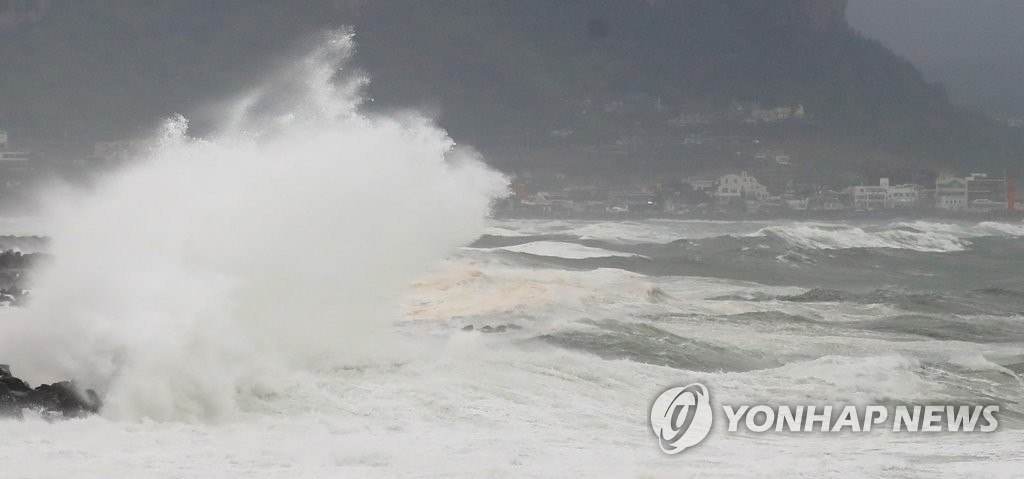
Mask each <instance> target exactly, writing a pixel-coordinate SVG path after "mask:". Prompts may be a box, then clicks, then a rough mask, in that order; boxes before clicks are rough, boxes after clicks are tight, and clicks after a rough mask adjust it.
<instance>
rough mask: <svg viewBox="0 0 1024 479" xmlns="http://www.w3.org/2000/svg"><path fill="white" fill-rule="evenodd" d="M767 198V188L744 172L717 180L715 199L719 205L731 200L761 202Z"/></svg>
mask: <svg viewBox="0 0 1024 479" xmlns="http://www.w3.org/2000/svg"><path fill="white" fill-rule="evenodd" d="M767 197H768V188H766V187H765V186H764V185H762V184H760V183H758V182H757V179H755V178H754V177H753V176H750V175H748V174H747V172H746V171H744V172H742V173H740V174H738V175H725V176H722V177H721V178H719V179H718V188H717V189H715V198H717V199H718V202H719V203H722V204H725V203H730V202H732V201H733V200H763V199H765V198H767Z"/></svg>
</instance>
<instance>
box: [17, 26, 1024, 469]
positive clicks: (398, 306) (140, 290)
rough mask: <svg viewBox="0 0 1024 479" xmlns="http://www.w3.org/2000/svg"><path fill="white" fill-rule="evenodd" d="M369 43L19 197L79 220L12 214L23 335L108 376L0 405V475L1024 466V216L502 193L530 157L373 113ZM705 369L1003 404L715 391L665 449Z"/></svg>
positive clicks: (284, 74) (799, 390) (45, 360)
mask: <svg viewBox="0 0 1024 479" xmlns="http://www.w3.org/2000/svg"><path fill="white" fill-rule="evenodd" d="M351 48H352V44H351V38H350V36H348V35H346V34H344V33H336V34H332V35H329V36H327V37H326V38H325V39H324V41H323V42H322V44H321V45H320V46H319V47H317V48H315V49H313V50H312V51H311V52H308V53H307V54H306V55H305V56H302V57H301V58H300V60H299V61H298V62H296V64H295V65H292V66H291V67H288V68H284V69H283V70H282V71H280V72H276V73H274V74H271V75H269V76H268V78H267V80H266V83H265V85H264V87H262V88H257V89H255V90H253V91H251V92H247V93H246V94H244V95H241V96H240V99H238V100H237V101H236V102H235V103H234V104H235V106H234V107H232V108H226V111H227V114H226V118H225V119H224V121H223V128H222V131H221V132H219V133H216V134H214V135H210V136H208V137H206V138H202V139H198V138H192V137H190V136H189V134H188V129H187V122H186V120H184V119H183V118H173V119H171V120H169V121H168V123H167V125H166V126H165V128H164V129H163V131H162V132H161V135H160V138H159V140H160V141H159V145H158V146H157V147H155V148H154V150H153V151H151V152H148V153H146V154H145V155H144V156H143V157H141V158H139V160H138V161H137V162H134V163H133V164H131V165H129V166H127V167H125V168H124V169H122V170H120V171H118V172H115V173H113V174H111V175H109V177H107V178H105V179H103V180H101V181H99V182H98V183H97V184H96V185H95V186H93V187H90V188H89V189H87V190H77V189H74V188H63V189H55V190H54V191H49V192H46V194H44V195H43V198H44V200H45V201H44V204H45V205H46V209H45V211H46V213H45V214H44V215H43V216H42V217H40V218H34V219H26V218H20V219H6V220H3V221H0V227H2V228H5V229H6V230H3V231H0V236H3V235H15V236H25V235H32V234H39V235H46V236H49V237H50V238H51V239H50V240H49V241H35V240H25V239H22V240H17V241H14V240H6V241H8V242H10V244H11V245H13V246H12V247H17V248H22V249H25V250H29V249H31V250H34V251H45V252H46V253H48V254H49V255H50V259H49V261H46V262H44V263H43V264H41V265H40V266H39V268H40V269H39V270H38V271H34V272H33V283H32V284H31V285H30V286H31V289H32V296H31V300H30V301H29V303H28V305H27V306H25V307H23V308H6V309H3V310H0V355H2V359H3V361H4V362H7V363H10V364H11V366H12V368H13V370H14V372H15V373H16V374H17V375H19V376H21V377H24V378H26V379H28V380H30V381H31V382H32V383H40V382H43V381H53V380H59V379H66V378H74V379H75V380H76V381H78V382H79V383H80V384H82V385H83V386H86V387H92V388H96V389H97V390H98V391H100V393H101V394H102V395H103V396H104V398H105V400H106V404H105V407H104V409H103V411H102V414H100V415H98V416H94V417H89V418H85V419H76V420H68V421H56V422H48V421H46V420H43V419H40V418H33V417H28V418H26V419H25V420H22V421H11V420H4V421H0V437H2V438H3V439H2V440H0V459H3V461H2V462H3V464H4V466H3V470H2V471H3V472H2V473H0V477H4V478H8V477H10V478H22V477H62V476H73V477H76V478H94V477H95V478H99V477H103V478H107V477H155V478H180V477H200V478H224V477H246V478H251V477H267V478H270V477H275V478H276V477H294V478H314V477H316V478H319V477H382V478H391V477H472V478H476V477H566V476H572V477H651V478H660V477H680V476H687V477H692V476H698V475H703V476H709V477H723V476H737V477H781V476H786V477H880V476H884V477H933V476H949V477H965V476H968V477H1015V476H1018V475H1019V473H1018V472H1017V471H1019V470H1020V467H1021V466H1022V465H1024V448H1022V447H1021V446H1020V445H1021V444H1022V443H1024V432H1022V429H1021V428H1022V427H1024V416H1022V414H1024V404H1022V400H1024V394H1022V393H1024V382H1022V380H1021V375H1022V374H1024V323H1022V319H1024V318H1022V316H1024V281H1022V279H1024V276H1022V274H1021V271H1022V268H1024V224H1022V223H1005V222H1004V223H1000V222H947V221H941V222H939V221H923V220H916V221H894V222H885V223H859V222H858V223H812V222H791V221H765V222H725V221H722V222H712V221H682V220H676V221H669V220H644V221H627V220H623V221H564V220H495V219H487V214H488V210H489V205H490V204H491V201H492V200H493V199H495V198H498V197H501V196H502V195H503V194H504V193H505V188H506V181H505V179H504V178H503V177H502V176H501V175H500V174H498V173H496V172H493V171H492V170H490V169H488V168H487V167H485V166H484V165H483V163H481V162H480V161H479V159H478V158H477V157H476V155H475V154H474V153H473V152H472V151H471V150H467V149H462V148H459V147H456V146H455V144H454V142H453V141H452V140H451V139H449V138H448V137H447V135H446V134H445V133H444V132H443V131H441V130H439V129H438V128H437V127H435V126H433V125H432V123H431V122H430V121H428V120H425V119H422V118H418V117H415V116H414V115H393V116H384V117H371V116H367V115H364V114H361V113H359V102H360V100H359V95H358V90H359V86H360V85H361V84H362V82H363V80H362V79H360V78H359V77H358V76H352V77H346V76H345V70H344V68H343V66H344V61H345V58H347V56H348V54H349V51H350V50H351ZM339 65H340V66H341V67H342V70H341V72H342V73H341V76H342V77H343V78H344V79H345V81H342V82H341V83H339V82H338V81H337V80H338V77H339V73H338V70H337V68H338V67H339ZM12 241H13V242H12ZM5 244H7V243H5ZM470 325H472V326H474V329H473V330H472V331H465V330H464V328H465V327H467V326H470ZM502 325H504V326H506V331H504V332H501V333H484V332H482V331H481V330H482V329H483V328H484V327H485V326H491V327H498V326H502ZM510 326H511V327H510ZM693 382H701V383H703V384H705V385H707V387H708V389H709V390H710V392H711V395H712V401H713V402H714V403H717V404H770V405H800V404H821V405H828V404H831V405H845V404H856V405H865V404H885V405H895V404H993V403H994V404H998V405H1000V407H1001V410H1000V415H999V419H1000V429H999V430H998V431H997V432H994V433H990V434H981V433H891V432H885V431H873V432H871V433H861V434H854V433H836V434H826V433H811V434H796V433H761V434H756V433H750V432H741V433H728V432H726V431H725V430H724V429H725V422H724V421H717V422H716V423H715V427H714V429H713V431H712V432H711V434H710V436H709V437H708V438H707V439H706V440H705V441H704V442H703V443H701V444H700V445H699V446H696V447H694V448H692V449H690V450H687V451H685V452H684V453H682V454H680V455H678V456H668V455H665V454H663V453H662V452H661V451H660V449H659V447H658V443H657V440H656V438H655V436H654V434H653V433H652V431H651V428H650V426H649V424H648V418H649V408H650V406H651V403H652V402H653V400H654V398H655V397H656V396H657V395H658V394H659V393H661V392H662V391H663V390H665V389H667V388H669V387H672V386H680V385H685V384H689V383H693Z"/></svg>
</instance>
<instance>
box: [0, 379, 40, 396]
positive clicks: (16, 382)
mask: <svg viewBox="0 0 1024 479" xmlns="http://www.w3.org/2000/svg"><path fill="white" fill-rule="evenodd" d="M0 383H3V384H4V385H5V386H7V387H8V388H9V389H10V390H11V391H14V392H21V393H27V392H29V391H31V390H32V388H31V387H29V385H28V383H26V382H25V381H22V380H21V379H18V378H16V377H14V376H7V377H5V378H0Z"/></svg>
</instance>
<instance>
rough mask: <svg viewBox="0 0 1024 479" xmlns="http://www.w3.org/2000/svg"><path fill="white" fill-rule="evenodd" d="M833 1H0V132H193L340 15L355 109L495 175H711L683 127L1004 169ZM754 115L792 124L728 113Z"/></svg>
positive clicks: (971, 126)
mask: <svg viewBox="0 0 1024 479" xmlns="http://www.w3.org/2000/svg"><path fill="white" fill-rule="evenodd" d="M846 7H847V5H846V1H845V0H828V1H818V0H773V1H757V0H737V1H729V2H722V1H717V0H675V1H669V0H649V1H629V0H587V1H566V2H550V1H546V0H516V1H511V0H448V1H443V2H424V1H411V0H392V1H360V0H347V1H333V2H332V1H296V2H276V1H247V0H223V1H218V2H207V1H202V0H164V1H159V2H156V1H146V2H137V1H130V0H80V1H70V0H50V1H47V0H12V1H7V2H2V3H0V58H2V68H0V123H2V124H3V125H5V126H6V128H7V129H9V130H12V131H13V132H15V133H19V132H20V133H22V134H23V136H32V135H35V136H47V135H49V136H55V135H61V136H65V137H74V138H82V139H105V138H120V137H126V136H132V135H138V134H142V132H144V131H145V130H146V128H148V127H149V126H151V125H153V124H155V123H156V121H158V119H160V118H162V117H166V116H168V115H170V114H172V113H176V112H180V113H184V114H185V115H186V116H189V117H190V118H193V119H194V120H195V121H196V125H197V127H198V128H199V131H201V128H202V125H203V120H204V117H205V116H206V115H207V114H208V113H209V112H210V111H211V109H210V105H211V103H210V102H211V101H215V100H217V99H221V98H223V97H225V96H227V95H230V94H232V93H233V92H237V91H239V90H240V89H244V87H245V86H247V85H249V84H251V83H252V82H253V79H254V78H257V77H259V76H260V75H261V72H263V71H265V70H266V69H267V68H268V67H269V66H270V65H273V64H275V62H278V61H280V60H281V59H283V58H284V57H286V56H288V55H289V54H290V53H291V52H293V51H295V49H296V48H297V47H298V46H300V45H301V44H302V43H304V42H307V41H308V39H309V37H310V35H311V34H313V33H314V32H316V31H318V30H319V29H323V28H333V27H337V26H339V25H349V26H352V27H353V28H354V30H355V33H356V41H357V42H358V44H359V51H358V54H357V62H358V65H357V67H358V68H360V69H361V70H363V71H365V72H368V73H369V74H370V75H371V77H372V82H371V84H370V86H369V87H368V96H369V98H370V99H371V100H372V101H370V102H369V104H368V105H369V107H370V108H374V109H384V110H387V109H393V108H416V109H419V110H423V111H426V112H428V113H430V114H432V115H434V116H436V117H437V118H438V119H439V122H440V123H441V124H442V126H444V127H445V128H447V129H448V130H449V132H450V133H451V134H452V136H453V137H454V138H456V139H457V140H458V141H459V142H461V143H468V144H472V145H474V146H476V147H478V148H480V149H481V150H483V151H484V152H485V153H487V155H488V157H489V158H490V160H491V161H492V162H494V163H495V164H498V165H499V166H502V167H505V168H510V169H516V168H527V167H537V165H542V166H543V167H546V168H565V169H568V170H581V169H588V168H592V169H596V170H599V171H612V172H621V171H627V172H628V171H629V170H630V169H632V168H636V167H639V166H647V167H650V169H651V170H652V171H654V170H663V171H677V170H686V169H694V170H701V169H713V168H714V167H715V164H716V163H720V162H727V161H729V159H728V158H721V157H720V156H721V154H722V153H721V151H718V152H706V151H704V152H697V153H694V152H692V151H689V150H687V148H685V147H684V146H683V138H685V137H687V136H691V137H692V136H694V135H700V136H711V137H723V136H724V137H728V136H736V135H739V136H743V137H749V138H759V139H762V140H763V141H764V142H765V144H769V145H781V146H784V147H786V148H788V149H789V150H790V151H792V152H794V153H795V155H796V156H797V157H798V158H800V159H801V160H802V161H804V162H806V163H807V164H811V165H815V166H820V167H821V174H822V175H831V174H835V173H836V172H840V171H842V170H854V171H861V170H863V169H864V168H868V169H874V170H885V169H890V168H891V169H893V170H896V171H897V172H899V171H909V170H912V169H915V168H921V167H939V168H952V169H964V168H967V165H970V166H971V167H987V168H989V169H993V170H995V169H1010V170H1014V171H1018V169H1019V168H1020V163H1021V161H1020V158H1019V156H1020V152H1021V151H1022V149H1021V145H1022V143H1021V139H1020V136H1021V135H1020V133H1019V129H1018V131H1014V130H1011V129H1006V128H1003V127H1001V126H999V125H997V124H995V123H994V122H991V121H989V120H987V119H986V118H984V117H983V116H981V115H980V114H975V113H970V112H966V111H961V110H958V109H957V108H955V107H953V106H951V104H950V100H949V98H948V95H947V93H946V89H945V88H944V87H943V86H941V85H938V84H934V83H929V82H928V81H926V80H925V78H924V77H923V75H922V74H921V72H920V71H919V70H918V69H916V68H915V67H914V66H913V65H912V64H911V63H910V62H908V61H907V60H905V59H903V58H901V57H898V56H896V55H895V54H893V53H892V52H891V51H890V50H889V49H887V48H886V47H885V46H884V45H882V44H881V43H879V42H878V41H875V40H871V39H868V38H866V37H864V36H863V35H861V34H859V33H858V32H857V31H855V30H854V29H852V28H851V27H850V26H849V24H848V23H847V21H846V19H845V11H846ZM83 19H87V20H88V21H83ZM40 79H42V80H41V81H40ZM776 107H782V108H791V109H793V110H794V111H795V109H796V108H802V110H803V112H804V113H805V117H804V118H803V119H801V120H799V121H785V122H776V123H773V124H766V123H748V122H745V121H743V120H744V119H746V118H748V117H749V115H750V111H752V110H756V109H765V110H771V109H773V108H776ZM716 155H717V156H716ZM624 159H625V160H624Z"/></svg>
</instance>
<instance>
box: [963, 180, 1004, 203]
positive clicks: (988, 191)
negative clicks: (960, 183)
mask: <svg viewBox="0 0 1024 479" xmlns="http://www.w3.org/2000/svg"><path fill="white" fill-rule="evenodd" d="M965 180H966V182H967V205H968V208H970V209H978V210H984V211H988V210H993V209H1006V207H1007V194H1006V193H1007V188H1006V179H1005V178H999V179H997V178H990V177H989V176H988V175H987V174H984V173H972V174H971V175H970V176H968V177H967V178H966V179H965Z"/></svg>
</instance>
